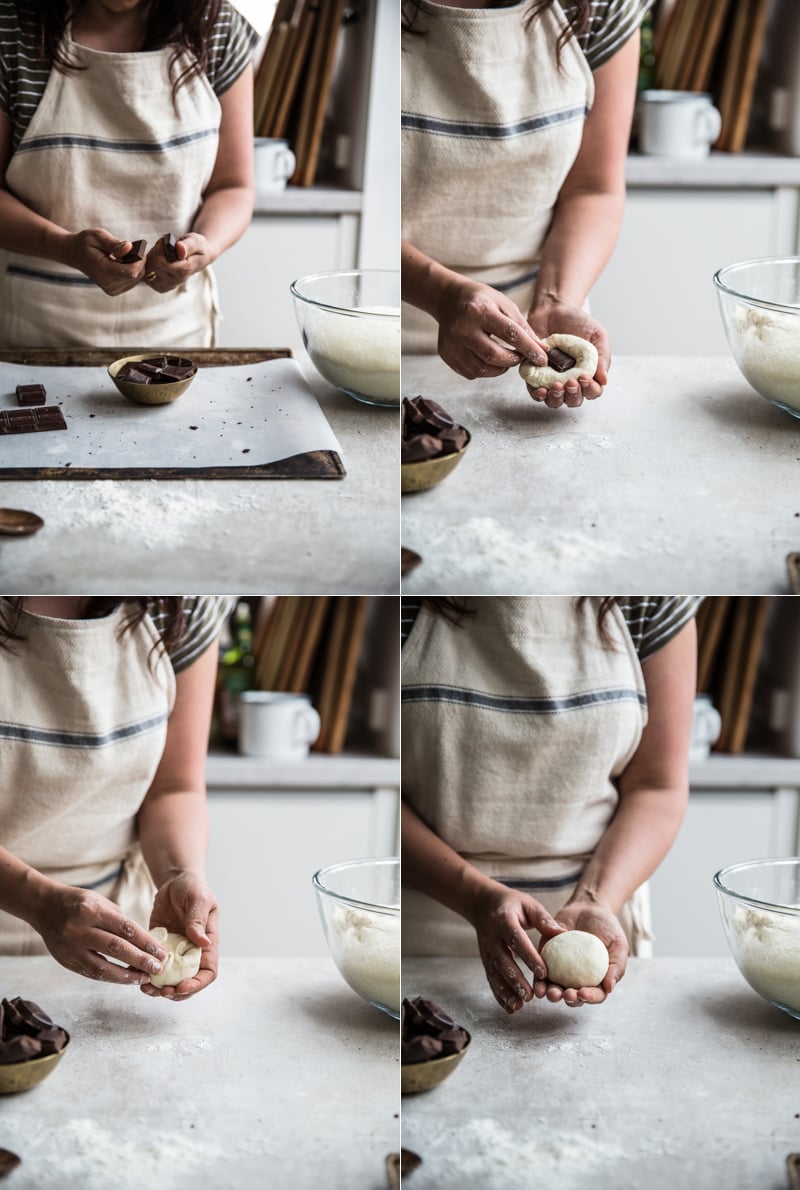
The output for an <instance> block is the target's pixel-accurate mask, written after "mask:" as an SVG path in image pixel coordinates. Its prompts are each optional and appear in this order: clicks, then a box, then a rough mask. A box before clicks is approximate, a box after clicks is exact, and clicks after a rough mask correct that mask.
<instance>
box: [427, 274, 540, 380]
mask: <svg viewBox="0 0 800 1190" xmlns="http://www.w3.org/2000/svg"><path fill="white" fill-rule="evenodd" d="M434 314H435V317H436V321H437V322H438V323H439V344H438V346H439V355H440V356H441V357H442V359H443V360H444V362H445V363H446V364H447V366H448V367H450V368H452V369H453V371H454V372H457V373H458V374H459V376H464V377H466V379H467V380H476V379H477V378H478V377H488V376H501V375H502V374H503V372H506V371H508V369H509V368H513V367H516V366H518V365H519V364H521V363H522V362H523V361H524V360H530V361H531V362H532V363H534V364H537V365H539V366H543V365H544V364H546V363H547V349H546V348H545V347H544V346H543V345H542V343H541V342H540V341H539V339H537V337H536V335H535V334H534V333H533V331H532V330H531V328H530V326H529V324H528V321H527V319H526V318H524V317H523V315H522V313H521V312H520V311H519V310H518V309H517V307H516V306H515V305H514V303H513V302H512V301H511V300H510V299H509V298H507V297H506V295H505V294H504V293H500V291H499V290H497V289H492V287H491V286H490V285H483V284H481V283H480V282H479V281H470V280H468V279H467V278H466V277H461V276H457V275H456V276H454V277H453V278H452V279H450V280H448V282H447V283H446V284H444V285H443V286H442V291H441V295H440V297H439V300H438V302H437V305H436V309H435V311H434ZM498 339H501V340H502V343H499V342H497V340H498ZM503 344H507V346H503Z"/></svg>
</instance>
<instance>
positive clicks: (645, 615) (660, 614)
mask: <svg viewBox="0 0 800 1190" xmlns="http://www.w3.org/2000/svg"><path fill="white" fill-rule="evenodd" d="M548 598H559V596H548ZM616 599H617V604H618V606H619V610H620V611H621V612H622V616H623V618H624V620H625V624H626V626H627V628H628V631H629V632H630V634H631V639H632V640H633V644H634V647H635V649H636V652H637V654H638V656H639V660H640V661H646V660H647V658H648V657H652V655H653V654H654V653H657V652H658V650H659V649H663V647H664V645H666V644H668V643H669V641H671V640H672V638H673V637H674V636H677V634H678V633H679V632H680V630H681V629H682V628H685V627H686V625H687V624H688V623H689V621H690V620H691V619H692V617H693V616H694V615H695V613H696V612H697V609H698V607H699V606H700V604H701V602H702V597H699V598H698V597H697V596H695V595H618V596H617V597H616ZM422 603H423V600H422V599H412V598H409V597H407V596H404V597H403V600H402V612H401V618H400V634H401V641H402V643H403V644H405V643H406V641H407V640H408V638H409V635H410V634H411V629H412V628H413V627H414V624H415V623H416V620H417V616H418V615H419V610H420V608H421V607H422Z"/></svg>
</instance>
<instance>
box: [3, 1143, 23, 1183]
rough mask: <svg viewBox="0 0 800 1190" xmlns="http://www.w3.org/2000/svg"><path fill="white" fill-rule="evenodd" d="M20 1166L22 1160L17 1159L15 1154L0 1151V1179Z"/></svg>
mask: <svg viewBox="0 0 800 1190" xmlns="http://www.w3.org/2000/svg"><path fill="white" fill-rule="evenodd" d="M21 1164H22V1158H21V1157H18V1156H17V1154H16V1153H12V1152H11V1150H10V1149H0V1178H4V1177H6V1175H7V1174H10V1173H11V1171H12V1169H16V1168H17V1166H18V1165H21Z"/></svg>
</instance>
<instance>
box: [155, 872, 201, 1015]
mask: <svg viewBox="0 0 800 1190" xmlns="http://www.w3.org/2000/svg"><path fill="white" fill-rule="evenodd" d="M154 926H163V927H164V929H165V930H168V931H169V932H170V933H173V934H183V936H184V937H185V938H188V939H189V941H190V942H192V943H194V945H195V946H199V947H201V949H202V952H203V953H202V956H201V958H200V970H199V971H198V972H197V975H195V976H194V977H193V978H192V979H183V980H181V982H180V983H179V984H178V985H177V987H165V988H157V987H154V986H153V984H152V983H145V984H142V991H143V992H145V993H146V994H147V995H148V996H163V997H165V998H166V999H167V1000H187V999H188V998H189V996H193V995H195V993H196V992H201V991H202V990H203V988H207V987H208V985H209V984H211V983H213V982H214V980H215V979H216V978H217V966H218V962H219V954H218V948H219V906H218V904H217V899H216V897H215V896H214V894H213V893H212V891H211V889H210V888H209V887H208V884H207V883H206V881H205V880H204V878H203V877H202V876H200V875H199V874H198V873H197V872H190V871H183V872H178V873H176V874H175V875H174V876H171V877H170V878H169V879H168V880H167V881H165V883H164V884H162V885H161V887H160V888H159V890H158V892H157V893H156V898H155V901H154V902H153V912H152V913H151V914H150V929H152V928H153V927H154Z"/></svg>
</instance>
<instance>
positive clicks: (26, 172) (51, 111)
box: [0, 0, 256, 348]
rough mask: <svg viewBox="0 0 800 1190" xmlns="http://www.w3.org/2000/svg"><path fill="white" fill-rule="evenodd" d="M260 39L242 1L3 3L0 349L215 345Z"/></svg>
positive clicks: (247, 186)
mask: <svg viewBox="0 0 800 1190" xmlns="http://www.w3.org/2000/svg"><path fill="white" fill-rule="evenodd" d="M255 40H256V35H255V33H254V32H253V30H252V29H251V28H250V26H249V25H248V24H247V22H246V21H245V20H244V18H243V17H241V16H240V15H239V14H238V13H237V12H236V11H235V9H234V8H233V7H232V6H231V4H230V3H228V0H170V2H169V3H160V2H159V3H157V4H156V3H154V2H152V0H75V3H73V4H70V3H68V0H55V2H54V3H50V2H47V0H24V2H23V3H11V2H10V0H0V179H2V182H1V183H0V248H4V249H6V250H7V252H8V258H7V262H6V267H5V270H4V275H3V277H2V281H1V282H0V286H1V287H0V345H2V346H5V347H20V346H22V347H30V346H39V347H63V346H78V345H81V346H97V344H98V343H99V344H102V345H104V346H105V345H108V346H121V347H125V346H128V347H130V346H134V345H135V346H146V347H148V348H150V347H152V348H156V347H209V346H213V345H214V343H215V337H216V324H217V297H216V286H215V283H214V279H213V274H212V271H211V269H210V268H209V266H210V265H211V263H212V262H213V261H214V260H215V259H216V258H217V257H218V256H219V255H220V254H221V253H222V252H224V251H225V249H226V248H229V247H230V246H231V244H233V243H235V241H236V240H237V239H238V238H239V237H240V236H241V234H242V232H243V231H244V230H245V228H246V227H247V225H248V223H249V221H250V217H251V214H252V208H253V179H252V144H253V117H252V107H253V71H252V66H251V65H250V55H251V51H252V48H253V45H254V42H255ZM170 235H172V236H174V238H175V244H174V248H173V247H171V246H170V244H169V243H168V241H166V240H165V237H168V236H170ZM140 240H143V241H145V242H146V245H147V247H146V250H145V254H144V255H143V256H142V258H141V259H137V260H133V261H130V262H126V259H125V258H126V257H127V256H129V255H130V254H131V252H132V249H133V248H134V242H136V241H140ZM172 257H174V259H171V258H172Z"/></svg>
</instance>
